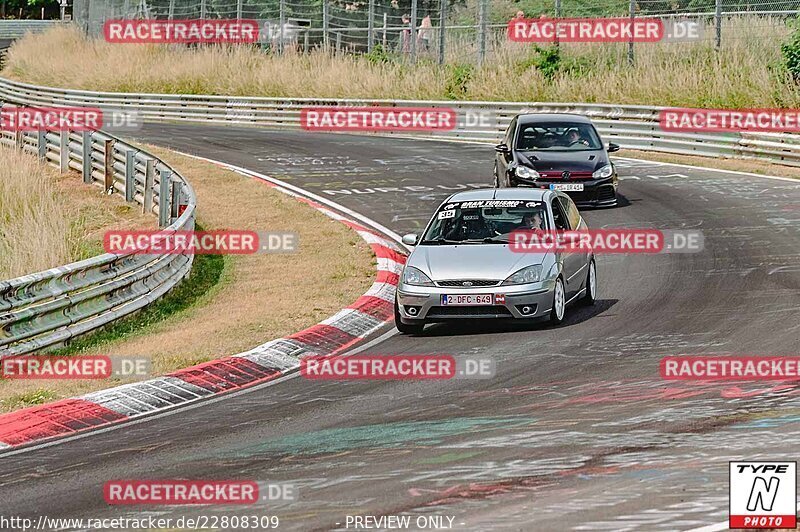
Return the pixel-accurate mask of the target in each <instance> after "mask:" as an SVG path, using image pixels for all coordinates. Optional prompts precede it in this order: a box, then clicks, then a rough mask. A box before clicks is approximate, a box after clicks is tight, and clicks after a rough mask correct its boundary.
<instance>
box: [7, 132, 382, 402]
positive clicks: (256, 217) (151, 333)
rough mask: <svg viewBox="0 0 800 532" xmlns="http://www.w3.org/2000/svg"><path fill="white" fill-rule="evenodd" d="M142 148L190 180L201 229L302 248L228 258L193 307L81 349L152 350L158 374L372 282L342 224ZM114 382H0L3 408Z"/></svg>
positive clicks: (335, 302)
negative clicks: (294, 240) (240, 232)
mask: <svg viewBox="0 0 800 532" xmlns="http://www.w3.org/2000/svg"><path fill="white" fill-rule="evenodd" d="M146 149H147V150H148V151H150V152H151V153H154V154H155V155H157V156H158V157H161V158H162V159H164V160H166V161H168V162H169V164H170V165H171V166H173V167H174V168H177V169H179V170H180V172H181V174H182V175H184V176H185V177H186V178H187V179H188V181H189V182H190V183H191V184H192V186H193V187H194V189H195V191H196V193H197V202H198V219H199V222H200V223H201V224H202V225H203V227H204V228H205V229H214V228H239V229H252V230H256V231H293V232H298V233H299V234H300V252H299V253H293V254H283V255H248V256H242V255H234V256H227V257H225V266H224V270H223V273H222V278H221V282H220V283H218V284H217V285H216V286H214V288H212V289H211V290H210V291H209V292H208V293H206V294H203V296H202V297H201V299H200V300H199V301H198V302H197V304H195V305H194V306H192V307H190V308H188V309H186V310H184V311H181V312H179V313H176V314H174V315H172V316H170V317H169V318H167V319H166V320H164V321H161V322H159V323H156V324H155V325H152V326H150V327H148V328H147V330H146V334H137V335H135V336H131V337H128V338H125V339H123V340H119V341H115V342H112V343H110V344H106V345H100V346H97V347H93V348H91V349H90V350H87V351H85V352H83V353H81V354H106V355H128V356H143V357H148V358H151V359H152V361H153V369H154V371H155V373H157V374H163V373H165V372H169V371H172V370H176V369H179V368H182V367H186V366H189V365H191V364H195V363H199V362H203V361H206V360H211V359H214V358H220V357H223V356H227V355H232V354H235V353H239V352H241V351H244V350H247V349H250V348H252V347H255V346H256V345H259V344H261V343H264V342H266V341H268V340H271V339H274V338H279V337H282V336H285V335H288V334H291V333H293V332H297V331H299V330H302V329H304V328H305V327H308V326H310V325H313V324H316V323H318V322H319V321H321V320H323V319H325V318H327V317H329V316H330V315H332V314H334V313H335V312H336V311H338V310H339V309H341V308H343V307H345V306H347V305H349V304H350V303H352V302H353V301H355V300H356V299H357V298H358V296H360V295H361V294H363V293H364V292H365V291H366V290H367V288H368V287H369V285H370V284H371V283H372V280H373V279H374V277H375V269H374V268H375V260H374V256H373V255H372V253H371V251H370V249H369V247H368V246H367V245H366V243H365V242H364V241H363V240H361V238H360V237H359V236H358V235H357V234H356V233H355V232H354V231H352V230H351V229H349V228H348V227H346V226H345V225H344V224H341V223H339V222H337V221H334V220H332V219H330V218H328V217H327V216H325V215H323V214H321V213H319V212H318V211H316V210H314V209H313V208H311V207H309V206H307V205H305V204H303V203H300V202H298V201H297V200H295V199H293V198H291V197H289V196H286V195H284V194H281V193H280V192H277V191H275V190H273V189H272V188H270V187H268V186H267V185H265V184H263V183H261V182H259V181H256V180H253V179H249V178H245V177H242V176H240V175H238V174H236V173H233V172H230V171H227V170H224V169H221V168H219V167H217V166H215V165H212V164H209V163H206V162H202V161H198V160H196V159H192V158H189V157H184V156H181V155H177V154H175V153H173V152H170V151H168V150H164V149H159V148H155V147H147V148H146ZM231 205H235V206H236V207H235V208H231V207H230V206H231ZM119 383H120V381H114V380H104V381H91V380H84V381H75V380H62V381H26V380H5V381H4V380H0V410H4V411H9V410H14V409H17V408H22V407H24V406H27V405H29V404H30V403H31V402H37V401H42V400H43V401H50V400H56V399H59V398H63V397H71V396H74V395H79V394H83V393H87V392H89V391H93V390H97V389H101V388H106V387H109V386H113V385H116V384H119Z"/></svg>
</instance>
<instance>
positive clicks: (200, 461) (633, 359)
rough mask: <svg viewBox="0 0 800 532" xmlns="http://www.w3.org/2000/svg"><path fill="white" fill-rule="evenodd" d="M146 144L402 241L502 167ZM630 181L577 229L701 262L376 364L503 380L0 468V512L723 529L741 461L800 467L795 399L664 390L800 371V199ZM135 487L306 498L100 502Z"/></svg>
mask: <svg viewBox="0 0 800 532" xmlns="http://www.w3.org/2000/svg"><path fill="white" fill-rule="evenodd" d="M137 137H139V138H141V139H146V140H147V141H149V142H153V143H157V144H161V145H165V146H169V147H172V148H176V149H179V150H182V151H185V152H189V153H194V154H198V155H203V156H205V157H209V158H213V159H218V160H222V161H225V162H229V163H233V164H236V165H240V166H243V167H246V168H249V169H252V170H255V171H259V172H263V173H265V174H268V175H270V176H273V177H277V178H280V179H283V180H286V181H288V182H289V183H292V184H294V185H297V186H300V187H303V188H305V189H307V190H309V191H311V192H314V193H316V194H318V195H320V196H323V197H326V198H329V199H331V200H334V201H336V202H338V203H340V204H342V205H344V206H346V207H348V208H350V209H352V210H355V211H357V212H359V213H361V214H364V215H366V216H368V217H370V218H372V219H374V220H376V221H377V222H379V223H381V224H383V225H385V226H387V227H389V228H390V229H392V230H393V231H395V232H397V233H401V234H402V233H405V232H410V231H415V230H419V229H420V228H421V227H422V225H423V224H424V223H425V222H426V221H427V219H428V217H429V216H430V214H431V212H432V211H433V209H434V207H435V206H436V205H438V203H439V202H440V201H441V200H442V199H444V198H445V197H446V196H447V195H448V194H450V193H452V192H453V191H455V190H459V189H464V188H474V187H479V186H487V184H488V183H489V182H490V175H491V170H492V156H493V151H492V148H491V147H490V146H477V145H465V144H454V143H444V142H430V141H424V140H407V139H398V138H383V137H359V136H349V135H334V134H309V133H302V132H271V131H264V130H258V129H249V128H231V127H225V128H214V127H205V126H194V125H180V126H178V125H174V126H172V125H149V126H147V127H146V128H145V130H143V131H142V132H140V133H139V134H137ZM616 162H617V165H618V168H619V169H620V174H621V176H622V181H621V192H622V194H623V195H624V196H625V201H624V202H623V205H622V206H620V207H618V208H614V209H605V210H590V211H584V216H585V218H586V219H587V221H588V222H589V224H590V226H592V227H594V228H601V227H643V228H657V229H700V230H702V231H703V232H704V235H705V245H706V249H705V251H704V252H703V253H698V254H664V255H656V256H654V255H638V256H637V255H627V256H614V255H606V256H601V257H599V260H598V274H599V280H600V291H599V295H598V297H599V301H598V303H597V305H596V306H595V307H594V308H591V309H586V308H570V309H569V310H568V316H567V320H566V323H565V324H564V325H563V326H560V327H558V328H550V327H547V326H545V325H538V326H519V325H500V324H487V323H480V324H477V325H476V324H469V325H459V326H452V325H449V326H447V325H435V326H430V327H429V328H428V329H427V330H426V332H425V334H424V335H423V336H422V337H409V336H399V335H398V336H393V337H391V338H389V339H388V340H387V341H385V342H383V343H381V344H379V345H376V346H373V347H371V348H370V349H369V350H368V351H367V352H370V353H385V354H401V353H411V354H424V353H450V354H453V355H454V356H455V357H456V358H458V357H466V356H471V357H490V358H493V359H494V360H495V361H496V367H497V375H496V377H495V378H492V379H485V380H465V379H458V380H451V381H416V382H412V381H389V382H369V381H356V382H346V383H345V382H328V383H325V382H319V381H316V382H315V381H307V380H305V379H303V378H302V377H298V378H292V379H289V380H287V381H285V382H280V383H278V384H276V385H274V386H267V387H262V388H258V389H256V390H253V391H251V392H249V393H244V394H240V395H236V396H233V397H227V398H224V399H222V400H218V401H215V402H211V403H206V404H204V405H202V406H201V407H198V408H193V409H189V410H186V411H182V412H179V413H176V414H173V415H169V416H165V417H160V418H156V419H150V420H147V421H145V422H142V423H137V424H132V425H124V426H122V427H120V428H118V429H116V430H111V431H107V432H102V433H98V434H93V435H91V436H89V437H85V438H81V439H77V440H74V441H68V442H65V443H63V444H59V445H56V446H52V447H46V448H41V449H33V450H30V451H27V452H23V453H19V454H14V455H11V456H7V457H5V458H2V462H0V464H1V465H0V500H2V501H3V502H2V506H3V507H4V508H7V509H10V510H11V511H12V513H13V514H15V515H20V516H28V517H34V518H35V517H37V516H39V515H41V514H44V515H48V516H51V517H103V516H122V515H127V516H142V515H146V514H150V515H160V516H165V515H169V516H174V517H177V516H181V515H201V514H203V515H223V514H225V515H251V514H256V513H257V514H264V515H277V516H279V517H280V520H281V526H280V529H281V530H331V529H338V528H344V527H345V519H346V516H347V515H375V516H378V515H387V514H391V515H398V514H399V515H411V516H414V517H415V518H416V517H417V516H420V515H424V516H445V517H446V516H450V517H454V518H455V519H454V521H453V529H454V530H469V531H473V530H474V531H485V530H567V529H572V530H686V529H691V528H694V527H699V526H702V525H708V524H713V523H719V522H723V521H725V520H726V519H727V504H728V491H727V489H728V464H727V462H728V460H731V459H778V460H796V459H797V458H798V455H797V451H798V449H800V389H798V387H797V386H796V385H790V384H780V383H770V382H761V383H731V382H718V383H713V382H706V383H701V382H683V381H681V382H679V381H672V382H665V381H662V380H661V379H660V376H659V361H660V359H661V358H662V357H664V356H666V355H677V354H723V353H730V354H742V355H748V354H763V355H780V354H784V355H786V354H793V355H797V354H798V347H800V341H799V340H798V338H800V319H798V317H799V316H800V182H797V183H794V182H790V181H785V180H770V179H765V178H754V177H749V176H745V175H738V174H732V173H724V172H715V171H706V170H698V169H690V168H686V167H680V166H673V165H665V164H660V163H645V162H635V161H630V160H620V159H618V160H617V161H616ZM255 229H258V230H284V229H286V230H291V228H290V227H286V228H283V227H270V228H255ZM301 245H302V243H301ZM309 274H310V275H313V272H309ZM276 282H279V280H276ZM286 297H292V294H286ZM309 304H311V302H309ZM387 330H388V329H387ZM264 340H268V339H267V338H265V339H264ZM125 478H127V479H131V478H141V479H146V478H194V479H253V480H261V481H268V482H290V483H293V484H294V485H296V486H297V487H298V495H299V499H298V500H297V501H290V502H286V501H281V502H269V503H265V505H264V506H263V507H258V508H254V507H252V506H244V507H227V508H218V507H216V508H211V507H172V508H164V507H132V506H131V507H124V506H117V507H110V506H108V505H107V504H106V503H105V502H104V500H103V492H102V486H103V483H104V482H105V481H107V480H111V479H125ZM444 522H445V523H447V519H445V520H444ZM351 529H352V527H351Z"/></svg>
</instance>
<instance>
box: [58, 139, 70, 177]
mask: <svg viewBox="0 0 800 532" xmlns="http://www.w3.org/2000/svg"><path fill="white" fill-rule="evenodd" d="M60 140H61V142H60V146H59V151H60V153H59V169H60V170H61V173H62V174H66V173H67V172H69V131H62V132H61V139H60Z"/></svg>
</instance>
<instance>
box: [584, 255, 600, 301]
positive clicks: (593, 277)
mask: <svg viewBox="0 0 800 532" xmlns="http://www.w3.org/2000/svg"><path fill="white" fill-rule="evenodd" d="M595 301H597V266H595V263H594V259H592V260H591V262H589V271H588V272H587V273H586V294H585V295H584V296H583V298H582V299H581V303H582V304H584V305H587V306H590V305H594V303H595Z"/></svg>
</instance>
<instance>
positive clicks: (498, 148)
mask: <svg viewBox="0 0 800 532" xmlns="http://www.w3.org/2000/svg"><path fill="white" fill-rule="evenodd" d="M494 151H496V152H497V153H508V152H510V151H511V150H510V149H509V148H508V144H506V143H505V142H502V143H500V144H498V145H497V146H495V147H494Z"/></svg>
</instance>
